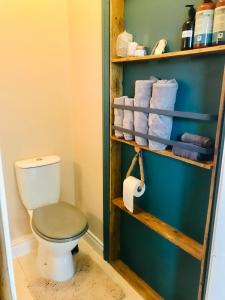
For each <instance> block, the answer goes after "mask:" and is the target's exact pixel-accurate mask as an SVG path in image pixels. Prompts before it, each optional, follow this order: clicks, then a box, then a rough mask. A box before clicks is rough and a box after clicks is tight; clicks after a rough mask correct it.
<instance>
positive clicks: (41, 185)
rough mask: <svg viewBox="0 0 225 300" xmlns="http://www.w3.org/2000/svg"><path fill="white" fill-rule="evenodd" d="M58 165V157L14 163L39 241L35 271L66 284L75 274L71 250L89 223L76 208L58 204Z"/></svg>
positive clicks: (35, 234)
mask: <svg viewBox="0 0 225 300" xmlns="http://www.w3.org/2000/svg"><path fill="white" fill-rule="evenodd" d="M60 166H61V159H60V157H58V156H45V157H38V158H33V159H27V160H22V161H17V162H15V169H16V178H17V183H18V188H19V193H20V197H21V200H22V202H23V204H24V206H25V207H26V209H27V210H28V213H29V215H30V225H31V230H32V232H33V234H34V236H35V237H36V239H37V240H38V255H37V265H38V268H39V270H40V271H41V273H42V275H43V276H44V277H45V278H48V279H51V280H55V281H66V280H68V279H70V278H71V277H73V276H74V274H75V271H76V270H75V264H74V261H73V256H72V253H71V251H72V250H73V249H74V248H75V247H76V246H77V244H78V242H79V240H80V238H81V237H82V236H83V235H84V234H85V233H86V231H87V229H88V224H87V220H86V218H85V216H84V215H83V214H82V212H81V211H80V210H79V209H77V208H76V207H74V206H72V205H70V204H68V203H66V202H62V201H59V200H60V185H61V180H60Z"/></svg>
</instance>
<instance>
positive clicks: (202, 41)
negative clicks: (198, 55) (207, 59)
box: [194, 0, 216, 48]
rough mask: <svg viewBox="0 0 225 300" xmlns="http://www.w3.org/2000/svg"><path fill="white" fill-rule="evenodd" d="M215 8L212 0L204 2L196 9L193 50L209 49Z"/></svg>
mask: <svg viewBox="0 0 225 300" xmlns="http://www.w3.org/2000/svg"><path fill="white" fill-rule="evenodd" d="M215 7H216V6H215V3H214V2H213V1H212V0H204V1H203V3H201V4H200V5H199V6H198V7H197V13H196V20H195V34H194V48H202V47H209V46H211V45H212V36H213V19H214V11H215Z"/></svg>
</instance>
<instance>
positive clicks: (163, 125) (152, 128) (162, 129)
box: [149, 79, 178, 150]
mask: <svg viewBox="0 0 225 300" xmlns="http://www.w3.org/2000/svg"><path fill="white" fill-rule="evenodd" d="M177 90H178V83H177V81H176V80H175V79H172V80H159V81H157V82H156V83H154V85H153V92H152V98H151V101H150V108H155V109H164V110H174V106H175V102H176V96H177ZM172 126H173V118H171V117H166V116H160V115H157V114H149V135H153V136H156V137H161V138H164V139H167V140H170V137H171V132H172ZM166 147H167V145H164V144H160V143H157V142H154V141H152V140H149V148H151V149H153V150H165V149H166Z"/></svg>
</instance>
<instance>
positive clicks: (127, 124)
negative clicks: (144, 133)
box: [123, 97, 134, 141]
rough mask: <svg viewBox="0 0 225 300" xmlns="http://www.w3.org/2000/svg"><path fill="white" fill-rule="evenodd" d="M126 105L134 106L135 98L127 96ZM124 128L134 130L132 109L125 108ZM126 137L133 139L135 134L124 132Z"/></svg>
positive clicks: (128, 139)
mask: <svg viewBox="0 0 225 300" xmlns="http://www.w3.org/2000/svg"><path fill="white" fill-rule="evenodd" d="M125 106H134V99H133V98H128V97H125ZM123 128H125V129H129V130H134V112H133V111H131V110H126V109H125V110H124V117H123ZM124 138H125V140H127V141H132V140H133V138H134V137H133V135H132V134H128V133H124Z"/></svg>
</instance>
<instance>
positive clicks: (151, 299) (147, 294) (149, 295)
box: [110, 259, 164, 300]
mask: <svg viewBox="0 0 225 300" xmlns="http://www.w3.org/2000/svg"><path fill="white" fill-rule="evenodd" d="M110 264H111V266H112V267H113V268H114V269H115V270H116V271H117V272H118V273H119V274H120V275H121V276H122V277H123V278H124V279H125V280H126V281H128V283H129V284H130V285H131V286H132V287H133V288H134V289H135V291H136V292H137V293H138V294H140V296H141V297H143V298H144V299H146V300H164V299H163V298H162V297H161V296H160V295H159V294H158V293H157V292H156V291H155V290H154V289H152V288H151V287H150V286H149V285H148V284H147V283H146V282H145V281H144V280H143V279H141V278H140V277H139V276H138V275H137V274H136V273H135V272H133V271H132V270H131V269H130V268H129V267H128V266H127V265H126V264H125V263H123V262H122V261H121V260H119V259H118V260H115V261H111V262H110Z"/></svg>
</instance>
